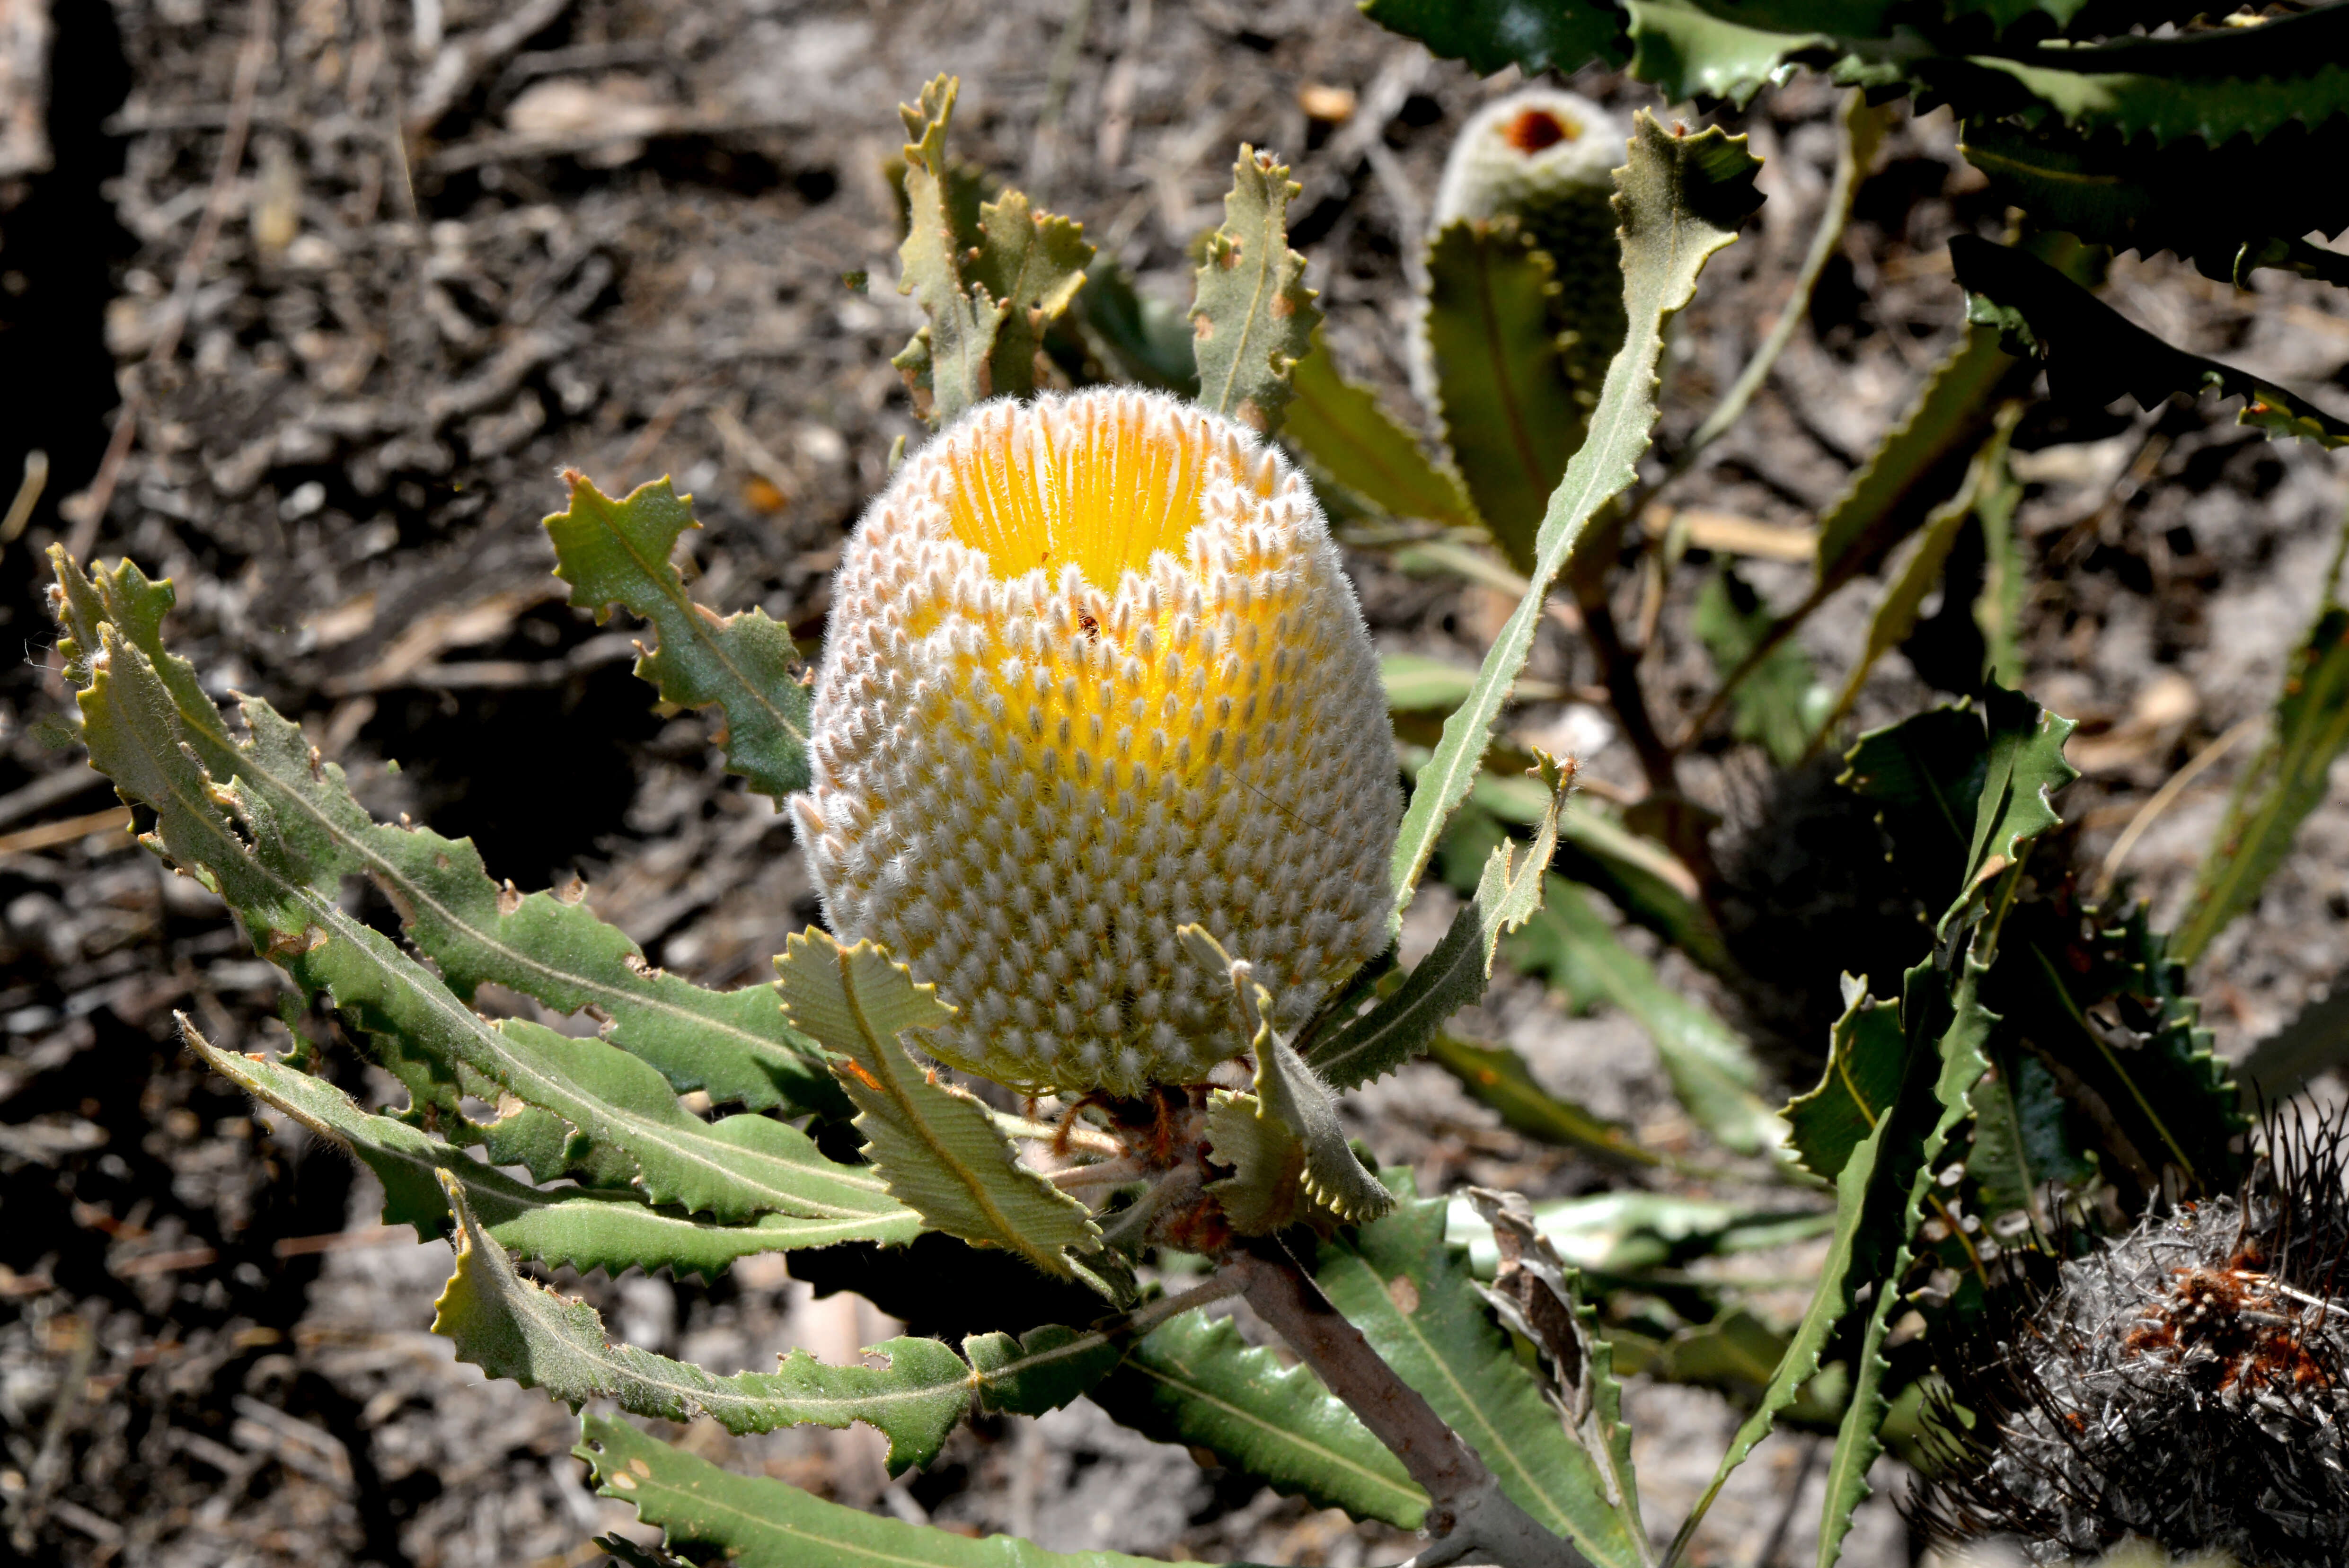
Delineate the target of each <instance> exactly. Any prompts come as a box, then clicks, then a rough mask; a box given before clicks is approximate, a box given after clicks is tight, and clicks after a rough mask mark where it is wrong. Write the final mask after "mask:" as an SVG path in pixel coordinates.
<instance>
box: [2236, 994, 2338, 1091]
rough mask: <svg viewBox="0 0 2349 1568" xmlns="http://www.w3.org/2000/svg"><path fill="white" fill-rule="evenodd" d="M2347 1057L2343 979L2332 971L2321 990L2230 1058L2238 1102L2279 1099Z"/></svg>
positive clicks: (2300, 1087)
mask: <svg viewBox="0 0 2349 1568" xmlns="http://www.w3.org/2000/svg"><path fill="white" fill-rule="evenodd" d="M2344 1061H2349V980H2344V978H2343V977H2342V976H2339V975H2335V976H2334V977H2333V984H2332V985H2330V986H2329V987H2328V988H2327V989H2326V990H2325V992H2324V994H2323V995H2321V996H2316V997H2313V998H2312V999H2311V1000H2310V1001H2309V1002H2308V1004H2307V1005H2306V1006H2302V1008H2301V1010H2300V1011H2299V1012H2297V1013H2295V1014H2293V1015H2292V1021H2291V1022H2290V1023H2287V1024H2286V1025H2284V1026H2283V1027H2282V1028H2281V1029H2278V1030H2277V1031H2276V1032H2275V1033H2274V1034H2272V1035H2270V1036H2268V1037H2266V1038H2265V1039H2262V1040H2261V1041H2259V1042H2258V1043H2257V1044H2255V1045H2253V1046H2252V1047H2251V1051H2250V1052H2249V1053H2248V1054H2247V1055H2246V1056H2244V1057H2243V1058H2242V1059H2241V1060H2240V1061H2239V1062H2237V1063H2236V1064H2235V1078H2236V1079H2237V1081H2238V1082H2240V1084H2241V1086H2242V1098H2243V1103H2244V1104H2245V1105H2246V1106H2247V1107H2251V1108H2256V1107H2258V1106H2259V1105H2261V1104H2266V1105H2281V1104H2282V1102H2283V1101H2285V1100H2286V1099H2291V1098H2292V1096H2293V1095H2296V1094H2298V1093H2299V1092H2300V1091H2301V1089H2302V1088H2303V1087H2304V1086H2305V1085H2306V1084H2307V1082H2308V1080H2309V1079H2311V1078H2314V1077H2315V1076H2316V1075H2317V1074H2319V1073H2321V1072H2324V1071H2326V1070H2328V1069H2330V1068H2337V1067H2339V1066H2341V1065H2342V1063H2344Z"/></svg>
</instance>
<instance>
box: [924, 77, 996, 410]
mask: <svg viewBox="0 0 2349 1568" xmlns="http://www.w3.org/2000/svg"><path fill="white" fill-rule="evenodd" d="M961 86H962V84H961V82H960V81H959V80H958V79H957V78H956V77H948V76H940V77H936V78H935V79H933V80H932V81H931V82H930V83H929V85H928V86H926V87H925V88H923V89H922V96H921V98H920V100H919V101H918V102H916V103H914V104H900V105H899V106H898V108H897V113H898V115H899V116H900V117H901V118H902V119H904V120H905V134H906V136H907V137H908V138H910V140H908V141H907V142H906V143H905V201H906V207H907V212H906V224H905V243H904V244H902V245H900V246H899V247H898V249H897V256H898V260H899V262H900V263H901V264H902V266H903V269H904V275H903V276H902V277H901V278H900V279H899V280H898V284H897V292H898V293H899V294H911V295H913V296H914V300H915V303H916V304H919V305H920V306H921V307H922V314H923V315H926V316H927V317H928V318H929V321H928V325H926V326H924V327H923V328H922V329H921V330H920V331H919V332H918V333H916V334H915V335H914V341H913V342H912V343H910V344H908V345H906V346H905V352H904V353H902V354H900V355H898V356H897V357H896V358H895V360H893V361H892V362H891V363H893V364H895V366H896V367H897V369H898V371H899V373H900V374H902V375H903V376H904V377H905V384H906V386H908V387H911V388H912V389H913V392H914V405H915V409H916V412H918V413H919V414H921V415H922V417H923V418H926V419H928V420H929V421H930V422H931V424H932V425H933V426H943V425H947V424H950V423H952V422H953V421H954V419H955V418H957V416H959V415H960V414H961V413H962V411H963V410H964V409H966V408H968V407H970V406H971V405H972V404H974V403H977V402H980V401H982V400H983V399H985V398H986V397H988V395H989V393H991V392H992V391H994V390H995V387H994V385H993V381H992V368H991V367H992V364H993V360H994V356H995V346H996V338H997V335H998V334H999V333H1000V332H1001V330H1002V327H1003V324H1004V318H1005V317H1006V316H1008V315H1010V314H1011V310H1012V302H1011V301H1010V300H1009V299H1008V298H1006V297H1003V296H1000V295H998V294H990V293H989V292H988V290H987V288H986V287H985V286H984V285H973V286H969V287H966V286H965V284H964V282H963V275H962V264H961V263H962V256H963V247H962V244H961V243H960V241H959V237H958V236H957V233H956V230H955V213H954V211H953V210H952V208H951V206H950V205H949V201H948V194H949V181H950V179H951V176H950V173H949V170H948V168H947V121H948V120H949V119H952V118H953V116H954V104H955V96H956V94H957V92H958V91H959V90H960V89H961ZM1021 205H1022V206H1024V205H1025V201H1024V199H1023V201H1022V203H1021ZM983 228H984V219H982V229H983Z"/></svg>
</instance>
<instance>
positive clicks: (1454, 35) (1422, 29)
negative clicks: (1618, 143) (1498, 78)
mask: <svg viewBox="0 0 2349 1568" xmlns="http://www.w3.org/2000/svg"><path fill="white" fill-rule="evenodd" d="M1362 14H1363V15H1366V16H1368V17H1369V18H1370V19H1371V21H1373V22H1376V23H1377V24H1378V25H1379V26H1381V27H1384V28H1386V29H1387V30H1388V31H1389V32H1392V33H1401V34H1402V36H1404V37H1406V38H1416V39H1418V40H1419V41H1420V42H1421V43H1423V44H1424V45H1426V46H1427V47H1428V50H1429V52H1430V53H1432V54H1433V55H1435V56H1437V57H1440V58H1443V59H1447V60H1465V61H1466V62H1467V63H1468V68H1469V69H1470V70H1472V71H1474V72H1475V73H1476V74H1477V75H1478V76H1480V77H1488V76H1491V75H1492V74H1493V73H1494V72H1495V71H1497V70H1499V69H1501V68H1502V67H1505V66H1509V65H1515V66H1516V67H1518V68H1519V69H1521V70H1523V71H1524V72H1525V74H1526V76H1527V77H1537V76H1539V75H1540V74H1541V73H1542V72H1544V71H1550V70H1555V71H1557V72H1559V73H1561V74H1568V73H1571V72H1573V71H1574V70H1576V69H1577V68H1578V67H1581V66H1584V65H1587V64H1588V63H1589V62H1590V60H1591V59H1593V58H1594V57H1595V58H1598V59H1602V60H1605V61H1606V62H1607V63H1608V64H1609V65H1620V64H1621V63H1622V61H1623V20H1622V18H1621V16H1619V15H1617V14H1616V12H1615V11H1614V9H1613V8H1612V7H1611V6H1609V5H1597V4H1593V3H1592V0H1362Z"/></svg>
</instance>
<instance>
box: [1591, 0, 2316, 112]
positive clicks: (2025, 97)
mask: <svg viewBox="0 0 2349 1568" xmlns="http://www.w3.org/2000/svg"><path fill="white" fill-rule="evenodd" d="M1624 8H1625V10H1626V11H1627V13H1628V14H1629V15H1630V36H1631V44H1632V55H1631V74H1632V75H1634V76H1636V77H1639V78H1640V79H1641V80H1642V81H1647V82H1651V83H1653V84H1654V85H1656V86H1657V87H1658V88H1661V90H1662V91H1663V93H1664V95H1665V96H1666V97H1667V98H1690V97H1708V98H1728V99H1730V100H1731V101H1732V102H1733V103H1736V104H1737V105H1739V106H1740V107H1741V108H1742V107H1744V105H1745V104H1746V103H1747V102H1748V101H1750V100H1751V99H1752V98H1753V96H1754V94H1755V93H1756V92H1758V91H1760V90H1761V88H1763V87H1764V85H1766V84H1767V83H1769V82H1771V81H1773V80H1775V79H1780V78H1781V77H1783V75H1784V73H1785V72H1786V71H1787V70H1789V69H1790V68H1792V67H1796V66H1808V67H1812V68H1814V69H1816V70H1820V71H1823V72H1825V73H1826V75H1827V77H1829V78H1830V79H1831V80H1833V81H1836V82H1838V83H1840V84H1842V85H1844V86H1847V87H1863V88H1869V89H1870V90H1871V91H1873V92H1875V93H1877V94H1879V95H1887V96H1889V94H1891V93H1894V92H1903V91H1905V92H1907V93H1909V94H1910V95H1912V96H1914V97H1916V98H1918V99H1919V100H1920V103H1921V104H1923V105H1925V106H1928V107H1930V105H1932V104H1936V103H1940V102H1949V103H1951V104H1954V105H1956V106H1958V108H1959V109H1960V112H1961V114H1963V115H1964V116H1965V117H1966V118H1967V119H1973V120H1985V119H1995V118H1998V117H2001V116H2006V115H2013V116H2015V117H2017V118H2019V119H2022V120H2023V122H2024V123H2026V124H2033V123H2038V122H2042V121H2045V120H2049V119H2060V120H2062V121H2063V122H2064V123H2065V124H2067V125H2070V126H2073V127H2075V128H2077V129H2092V130H2104V131H2109V132H2112V133H2115V134H2116V135H2119V136H2124V137H2136V136H2143V137H2146V138H2147V139H2151V140H2152V141H2153V142H2155V143H2156V144H2157V145H2160V144H2167V143H2170V142H2175V141H2178V140H2182V139H2189V138H2192V139H2200V140H2202V141H2206V142H2209V143H2212V144H2216V143H2220V142H2224V141H2226V140H2228V139H2230V138H2232V137H2237V136H2248V137H2250V138H2251V139H2255V140H2256V139H2260V138H2262V137H2265V136H2267V135H2269V134H2271V132H2273V131H2274V130H2276V129H2278V128H2279V127H2282V126H2284V125H2288V124H2292V123H2295V122H2297V123H2300V124H2304V125H2308V126H2312V127H2313V126H2322V125H2323V124H2324V123H2325V122H2327V121H2328V120H2330V119H2333V117H2335V116H2337V115H2339V114H2340V113H2341V112H2342V110H2343V108H2344V105H2349V67H2343V66H2342V65H2341V64H2340V61H2341V60H2342V59H2343V57H2344V54H2349V17H2344V15H2343V13H2342V10H2341V8H2340V7H2338V6H2336V5H2319V6H2316V7H2314V8H2313V9H2312V10H2310V11H2308V12H2305V13H2303V14H2301V15H2292V16H2285V17H2279V18H2271V19H2268V20H2266V21H2265V22H2263V23H2261V24H2259V25H2256V26H2247V27H2217V28H2209V29H2201V30H2196V31H2191V32H2185V33H2179V34H2177V35H2175V36H2166V37H2145V36H2128V35H2127V28H2128V26H2129V25H2130V24H2131V23H2133V22H2136V21H2138V20H2145V21H2146V23H2147V26H2151V25H2152V23H2151V21H2150V19H2147V18H2143V17H2142V16H2129V17H2127V19H2126V20H2123V19H2121V18H2119V17H2116V18H2115V19H2114V21H2115V28H2114V30H2115V31H2116V32H2117V33H2118V34H2119V35H2120V36H2115V37H2112V38H2110V39H2108V40H2106V41H2104V42H2090V41H2087V40H2085V39H2068V40H2065V46H2063V47H2060V48H2046V47H2037V48H2033V47H2018V48H2000V49H1993V50H1988V51H1978V50H1976V49H1975V47H1974V45H1973V43H1972V42H1969V41H1966V40H1964V39H1963V38H1962V36H1961V31H1960V30H1957V29H1950V30H1944V29H1941V28H1940V27H1939V26H1937V24H1939V23H1940V21H1941V17H1940V15H1935V14H1933V13H1931V12H1930V10H1929V11H1927V12H1926V13H1925V14H1923V15H1919V14H1917V13H1915V12H1913V11H1911V12H1909V13H1907V14H1905V15H1904V14H1901V13H1900V12H1899V9H1898V8H1896V7H1888V6H1885V5H1871V4H1867V3H1865V0H1863V3H1861V4H1857V5H1798V6H1782V7H1754V6H1745V7H1740V8H1738V9H1737V11H1736V13H1735V16H1734V19H1732V16H1731V15H1725V14H1723V13H1724V12H1725V11H1726V10H1727V9H1728V8H1726V7H1721V6H1716V5H1708V4H1706V3H1704V0H1625V4H1624ZM1937 35H1939V36H1937Z"/></svg>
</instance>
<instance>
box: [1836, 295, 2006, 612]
mask: <svg viewBox="0 0 2349 1568" xmlns="http://www.w3.org/2000/svg"><path fill="white" fill-rule="evenodd" d="M2015 366H2016V361H2015V358H2014V356H2013V355H2010V354H2008V353H2006V352H2005V351H2004V350H2002V348H2000V347H1999V345H1998V335H1997V334H1996V333H1994V332H1992V331H1989V330H1987V329H1986V328H1982V327H1976V328H1973V329H1971V330H1970V331H1969V332H1967V333H1966V334H1965V335H1963V336H1961V338H1959V340H1958V343H1957V346H1955V347H1953V348H1952V349H1951V351H1950V353H1949V354H1948V355H1947V356H1945V357H1944V358H1943V359H1942V360H1941V361H1940V364H1938V365H1936V366H1934V367H1933V370H1932V372H1931V373H1930V375H1929V376H1928V377H1926V379H1925V383H1924V385H1923V386H1922V387H1919V388H1918V391H1917V397H1916V400H1915V401H1914V402H1913V403H1911V404H1910V405H1909V410H1908V412H1907V413H1906V414H1904V415H1903V416H1902V417H1901V418H1900V420H1899V423H1898V424H1896V425H1894V426H1893V427H1892V428H1890V429H1889V430H1888V431H1886V432H1885V436H1884V439H1883V440H1882V441H1881V442H1880V443H1878V446H1877V448H1876V449H1875V450H1874V451H1872V452H1870V453H1869V454H1868V459H1867V460H1866V461H1865V462H1863V463H1861V464H1860V466H1859V467H1858V468H1857V469H1854V470H1853V472H1852V476H1851V478H1850V480H1848V481H1847V483H1846V484H1845V486H1844V489H1843V491H1842V493H1841V494H1839V495H1837V497H1836V499H1835V500H1833V501H1832V502H1830V503H1829V504H1828V507H1827V510H1826V511H1825V512H1823V513H1821V514H1820V516H1819V542H1818V553H1817V558H1816V575H1817V579H1818V582H1819V583H1820V584H1821V585H1822V586H1826V585H1828V584H1839V583H1845V582H1848V581H1849V580H1850V579H1851V578H1853V577H1855V576H1857V575H1858V574H1859V573H1860V572H1861V571H1862V570H1864V569H1865V567H1866V566H1867V564H1868V562H1870V561H1873V560H1875V559H1876V558H1878V556H1881V555H1882V554H1883V553H1884V552H1886V551H1888V550H1890V549H1891V548H1892V547H1893V546H1894V545H1896V544H1898V543H1899V542H1901V541H1902V540H1903V539H1906V538H1907V537H1908V536H1909V534H1910V533H1912V532H1914V531H1916V530H1917V529H1918V528H1920V527H1921V526H1923V524H1924V522H1925V520H1926V519H1927V518H1928V517H1930V515H1931V513H1932V511H1933V508H1934V507H1935V506H1936V505H1938V504H1939V503H1940V500H1942V499H1943V498H1944V497H1945V496H1947V495H1948V494H1949V492H1950V489H1951V488H1953V487H1954V486H1955V484H1956V483H1957V482H1958V480H1959V476H1960V475H1961V473H1962V472H1963V471H1964V470H1963V468H1962V466H1961V465H1962V464H1963V463H1964V462H1965V460H1966V459H1967V456H1968V454H1970V453H1971V452H1973V451H1974V450H1975V449H1977V448H1979V447H1980V446H1981V444H1982V438H1983V437H1984V436H1986V435H1988V434H1989V433H1990V428H1991V415H1992V407H1994V405H1995V402H1996V399H1997V395H1998V393H1999V391H2000V390H2001V387H2002V383H2003V382H2005V380H2006V379H2007V378H2008V377H2009V376H2010V375H2011V374H2013V372H2014V369H2015ZM1937 480H1945V482H1937Z"/></svg>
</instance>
